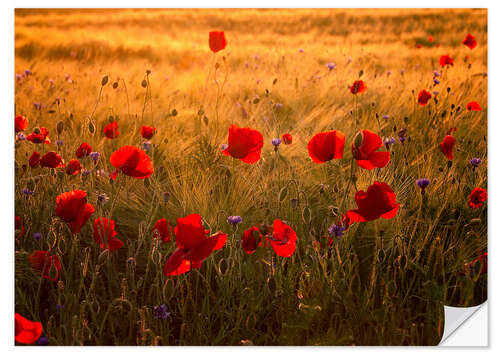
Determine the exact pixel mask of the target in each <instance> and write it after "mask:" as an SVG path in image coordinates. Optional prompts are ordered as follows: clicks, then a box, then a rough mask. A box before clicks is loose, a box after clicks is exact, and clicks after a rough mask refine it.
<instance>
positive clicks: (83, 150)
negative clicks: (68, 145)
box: [75, 143, 92, 159]
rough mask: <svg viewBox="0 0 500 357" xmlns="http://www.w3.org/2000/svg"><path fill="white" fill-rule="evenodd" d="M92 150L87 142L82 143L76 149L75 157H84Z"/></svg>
mask: <svg viewBox="0 0 500 357" xmlns="http://www.w3.org/2000/svg"><path fill="white" fill-rule="evenodd" d="M91 152H92V146H90V145H89V144H87V143H82V144H81V145H80V147H79V148H78V149H76V153H75V155H76V157H77V158H78V159H80V158H82V157H84V156H87V155H88V154H90V153H91Z"/></svg>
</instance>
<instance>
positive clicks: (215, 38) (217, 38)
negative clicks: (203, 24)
mask: <svg viewBox="0 0 500 357" xmlns="http://www.w3.org/2000/svg"><path fill="white" fill-rule="evenodd" d="M208 44H209V46H210V49H211V50H212V52H214V53H215V52H219V51H221V50H223V49H224V48H226V45H227V41H226V36H225V35H224V31H210V33H209V34H208Z"/></svg>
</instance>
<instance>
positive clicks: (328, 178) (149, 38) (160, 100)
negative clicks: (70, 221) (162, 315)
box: [15, 9, 487, 345]
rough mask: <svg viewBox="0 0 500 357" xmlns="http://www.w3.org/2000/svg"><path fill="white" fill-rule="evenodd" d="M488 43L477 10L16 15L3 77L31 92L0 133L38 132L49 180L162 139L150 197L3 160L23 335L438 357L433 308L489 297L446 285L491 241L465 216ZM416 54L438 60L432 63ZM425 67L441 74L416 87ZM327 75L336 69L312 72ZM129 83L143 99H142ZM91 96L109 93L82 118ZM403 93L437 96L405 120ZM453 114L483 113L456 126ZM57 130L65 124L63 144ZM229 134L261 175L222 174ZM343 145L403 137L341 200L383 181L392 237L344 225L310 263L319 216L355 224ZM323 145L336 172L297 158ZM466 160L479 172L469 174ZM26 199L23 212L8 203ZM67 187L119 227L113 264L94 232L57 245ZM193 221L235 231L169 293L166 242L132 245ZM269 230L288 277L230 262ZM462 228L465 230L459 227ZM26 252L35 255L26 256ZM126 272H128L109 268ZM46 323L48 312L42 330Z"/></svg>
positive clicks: (258, 264)
mask: <svg viewBox="0 0 500 357" xmlns="http://www.w3.org/2000/svg"><path fill="white" fill-rule="evenodd" d="M213 29H222V30H224V31H225V32H226V36H227V39H228V46H227V48H226V49H225V50H224V51H223V52H221V53H218V54H217V55H216V56H213V55H212V53H211V52H210V51H209V49H208V31H209V30H213ZM486 30H487V24H486V11H485V10H467V9H464V10H446V9H445V10H439V9H429V10H412V9H400V10H391V9H382V10H370V9H362V10H360V9H351V10H348V9H347V10H309V9H303V10H283V9H279V10H217V9H213V10H78V11H76V10H18V11H16V18H15V36H16V63H15V68H16V73H22V72H23V71H24V70H25V69H27V68H29V69H30V70H31V71H32V72H33V73H34V75H32V76H28V77H26V78H23V79H21V80H16V88H15V101H16V103H15V104H16V113H19V114H23V115H25V116H27V117H28V118H29V120H30V127H29V130H31V129H32V128H34V127H35V126H39V125H42V126H46V127H47V129H48V130H49V132H50V137H51V139H52V140H53V141H55V140H56V139H58V138H59V139H61V140H63V141H64V145H63V146H62V148H61V149H60V150H61V154H62V156H63V157H64V159H65V160H66V161H69V160H70V159H71V158H73V155H74V151H75V150H76V148H77V147H78V146H79V144H80V143H81V142H82V141H87V142H88V143H90V144H91V145H92V147H93V148H94V150H96V151H99V152H100V153H101V154H102V157H103V159H102V160H101V161H100V162H99V166H98V168H99V169H103V170H105V171H106V172H110V171H112V168H111V167H110V164H109V163H108V160H107V159H106V158H108V157H109V155H110V154H111V152H112V151H114V150H116V149H117V148H118V147H120V146H122V145H140V144H141V143H142V138H141V137H140V133H139V128H140V125H141V124H142V123H146V124H150V123H153V124H154V126H156V127H157V128H158V134H157V135H156V136H155V137H154V138H153V139H152V140H151V141H152V143H153V144H154V145H155V147H154V149H153V151H152V152H151V156H152V158H153V162H154V166H155V169H156V171H155V174H154V175H153V176H152V178H151V179H150V180H147V181H146V183H145V182H143V181H142V180H132V179H123V178H122V180H119V181H118V182H117V183H116V184H115V185H114V186H113V185H111V184H110V183H109V180H108V179H107V178H106V177H102V176H97V175H96V170H95V169H94V168H93V167H91V163H90V162H88V161H84V162H83V163H84V166H86V167H88V168H92V169H93V170H92V174H91V175H90V176H89V177H88V178H87V179H84V178H83V177H74V178H70V177H64V175H63V177H58V176H57V175H55V176H52V175H51V174H50V173H48V171H43V170H40V169H36V170H30V169H29V168H28V169H23V165H26V164H27V160H28V156H29V155H30V154H31V152H32V150H33V144H31V143H28V142H23V143H17V144H16V166H17V167H18V168H19V169H18V171H17V174H16V214H18V215H20V216H22V217H23V218H24V220H25V229H26V232H25V235H24V238H23V239H22V240H18V241H17V242H16V312H19V313H21V314H22V315H23V316H26V317H28V318H31V319H34V320H41V321H42V323H43V326H44V333H45V334H47V335H49V336H50V341H51V344H90V345H94V344H95V345H103V344H120V345H130V344H134V345H135V344H165V345H166V344H175V345H179V344H180V345H183V344H187V345H193V344H194V345H196V344H203V345H205V344H224V345H227V344H229V345H233V344H239V343H241V341H242V340H251V341H252V342H253V343H254V344H258V345H274V344H283V345H288V344H329V345H330V344H334V345H349V344H363V345H366V344H381V345H385V344H395V345H401V344H404V345H407V344H431V345H432V344H436V343H438V342H439V340H440V337H441V333H442V329H443V315H442V305H443V303H447V304H457V305H472V304H477V303H479V302H482V301H483V299H484V298H485V296H486V293H485V286H484V284H485V279H484V276H482V277H481V276H468V275H466V276H463V275H461V274H460V272H461V271H462V270H463V264H464V262H467V261H470V260H471V259H473V258H475V257H476V256H477V253H478V251H479V250H480V249H483V248H485V247H486V242H487V240H486V227H487V224H486V209H485V208H483V209H480V210H472V209H470V208H469V207H468V206H467V197H468V195H469V193H470V192H471V190H472V189H473V188H474V187H478V186H479V187H483V188H486V179H487V169H486V168H487V157H486V150H487V146H486V140H485V139H486V128H487V125H486V123H487V121H486V120H487V78H486V76H485V75H483V73H485V72H487V62H486V61H487V56H486V54H487V32H486ZM469 32H470V33H472V34H474V35H475V36H476V38H477V40H478V43H479V46H478V47H477V48H475V49H474V50H473V51H470V50H469V49H468V48H466V47H465V46H463V45H462V44H461V41H462V40H463V38H464V36H465V35H466V34H467V33H469ZM429 35H432V36H433V37H434V38H435V40H436V43H440V44H441V46H440V47H439V48H436V47H435V46H430V45H429V44H428V42H427V37H428V36H429ZM417 43H422V44H423V48H421V49H417V48H416V44H417ZM299 49H303V52H300V51H299ZM442 54H450V55H451V56H452V57H454V58H455V65H454V66H453V67H451V68H449V69H445V70H442V71H441V77H440V78H439V79H440V81H441V83H440V84H439V85H436V86H434V85H433V80H432V77H433V70H435V69H438V70H441V69H440V68H439V64H438V60H439V56H440V55H442ZM466 55H467V56H469V58H468V59H467V60H465V56H466ZM223 56H224V57H223ZM328 62H334V63H336V69H335V70H332V71H330V70H328V68H327V67H326V63H328ZM215 63H218V64H219V66H220V67H219V68H218V69H217V70H215V66H214V65H215ZM469 65H470V67H469ZM147 69H149V70H151V71H152V74H151V75H150V76H149V80H150V86H149V87H148V89H147V90H150V92H151V97H150V98H148V97H147V96H146V93H147V90H146V89H145V88H143V87H141V85H140V84H141V81H142V80H143V78H144V76H145V71H146V70H147ZM402 70H404V73H402V72H401V71H402ZM360 71H363V74H362V76H361V78H362V79H363V80H364V81H365V82H366V83H367V86H368V90H367V92H366V93H363V94H362V95H360V96H359V102H358V108H357V109H358V115H359V125H356V124H355V120H354V114H353V110H354V108H355V101H354V96H353V95H352V94H351V93H350V92H349V91H348V89H347V87H348V85H350V84H351V83H352V82H353V81H354V80H355V79H357V78H358V77H359V76H360ZM387 71H392V73H391V74H390V75H388V74H387ZM67 75H71V83H70V82H69V81H68V80H67V78H66V76H67ZM104 75H108V76H109V78H110V83H108V84H107V85H106V86H105V87H103V88H102V95H101V96H100V97H99V91H100V90H101V86H100V82H101V78H102V77H103V76H104ZM50 80H52V81H53V83H54V85H53V86H51V84H50ZM115 81H118V87H117V88H116V89H113V88H112V86H111V84H112V83H113V82H115ZM447 88H450V90H449V93H448V91H447ZM421 89H427V90H429V91H434V90H438V91H439V94H438V95H437V96H436V100H435V101H434V100H433V101H431V102H430V104H429V105H427V106H426V107H421V106H419V105H418V104H417V103H416V95H417V93H418V92H419V91H420V90H421ZM255 98H258V99H259V101H258V103H256V102H257V101H255V100H254V99H255ZM56 99H59V101H57V100H56ZM471 100H476V101H478V102H479V103H480V104H481V106H482V107H483V111H482V112H467V111H466V110H465V105H466V103H467V102H469V101H471ZM34 102H39V103H42V105H43V109H42V110H36V109H35V108H34V106H33V103H34ZM276 103H281V104H283V107H282V108H281V109H277V108H276V107H275V104H276ZM452 105H453V108H454V109H452ZM94 107H96V110H95V114H94V115H93V116H92V114H91V113H92V112H93V109H94ZM457 107H460V108H461V109H460V110H458V108H457ZM200 108H203V109H204V114H203V115H202V116H199V115H198V112H199V109H200ZM174 109H175V111H176V112H177V115H172V112H173V111H174ZM384 115H388V116H389V118H388V119H383V118H382V116H384ZM109 116H113V117H115V118H118V121H119V126H120V137H119V138H118V139H116V140H113V141H112V142H110V141H109V140H108V139H105V138H104V137H103V135H102V128H103V126H104V125H105V124H106V123H107V120H108V117H109ZM203 116H206V118H207V119H206V120H204V119H203ZM58 121H63V122H64V125H65V130H64V132H63V133H62V134H61V135H60V137H58V135H57V134H56V130H55V126H56V123H57V122H58ZM91 121H93V122H95V123H96V126H97V131H96V133H95V134H92V133H90V132H89V130H88V125H89V122H91ZM231 123H235V124H238V125H240V126H250V127H252V128H255V129H257V130H259V131H260V132H261V133H262V134H263V136H264V149H263V153H262V158H261V160H260V161H259V162H258V163H257V164H255V165H246V164H243V163H241V162H236V163H235V166H234V167H233V163H232V161H231V160H230V159H229V158H227V157H225V156H222V155H221V154H220V149H219V148H220V145H221V144H222V143H225V142H226V141H227V131H228V127H229V125H230V124H231ZM451 127H457V128H458V130H457V131H456V132H455V133H454V136H455V137H456V138H457V147H458V149H459V151H458V150H457V151H456V152H455V158H454V160H453V164H452V166H451V168H447V160H446V159H445V158H444V156H443V155H442V153H441V152H440V151H439V148H438V145H439V143H440V142H441V140H442V138H443V137H444V135H445V134H446V132H447V131H448V129H450V128H451ZM361 128H364V129H370V130H374V131H376V132H378V133H379V135H380V136H381V137H382V136H383V137H389V136H395V137H397V132H398V131H399V130H400V129H402V128H407V141H406V142H405V143H404V144H401V143H399V142H397V143H395V144H394V145H393V146H392V147H391V162H390V163H389V165H388V166H387V167H386V168H384V169H382V170H377V171H365V170H362V169H358V170H357V171H356V177H357V182H356V185H357V188H358V189H366V188H367V187H368V185H370V184H371V183H372V182H373V181H375V180H379V181H384V182H387V183H388V184H389V185H390V186H391V187H392V188H393V189H394V191H395V192H396V197H397V201H398V202H400V203H401V208H400V210H399V212H398V214H397V216H396V217H395V218H394V219H392V220H378V221H375V222H369V223H364V224H356V225H354V226H353V227H351V228H350V229H349V231H348V233H347V234H346V235H345V236H344V237H342V238H338V239H337V240H336V241H335V243H334V245H333V247H332V248H330V249H327V248H321V249H314V247H313V241H318V240H320V241H322V242H323V243H325V240H324V238H322V237H323V236H325V235H326V234H327V228H328V227H329V225H330V224H332V223H333V222H334V221H335V214H336V212H345V211H346V210H347V209H352V208H355V202H354V193H355V191H354V188H353V187H350V188H348V186H349V185H348V182H349V180H348V178H349V172H350V168H351V162H352V160H351V154H350V150H349V148H350V142H351V140H352V139H353V138H354V136H355V134H356V132H357V131H358V130H359V129H361ZM327 129H337V130H341V131H342V132H343V133H345V135H346V138H347V140H346V149H345V154H344V159H342V160H334V161H331V162H329V163H327V164H324V165H317V164H315V163H313V162H312V161H311V160H310V158H309V156H308V152H307V143H308V141H309V140H310V138H311V137H312V135H313V134H315V133H318V132H320V131H324V130H327ZM285 132H289V133H291V134H292V135H293V137H294V142H293V144H292V145H288V146H285V145H282V146H281V147H280V150H279V155H277V154H275V153H274V150H273V148H272V145H271V144H270V141H271V138H273V137H277V136H279V135H281V134H283V133H285ZM47 150H49V148H47V147H43V148H38V151H40V152H44V151H47ZM472 157H479V158H481V159H482V160H483V162H482V164H481V166H480V168H479V169H478V170H476V171H475V172H472V171H471V168H470V165H469V163H468V161H469V160H470V159H471V158H472ZM160 167H161V168H160ZM420 177H428V178H430V179H431V185H430V186H429V188H428V189H427V194H426V198H427V200H426V201H423V199H422V197H421V194H420V191H419V189H418V187H416V185H415V179H417V178H420ZM321 184H324V185H327V186H326V189H325V190H324V191H323V190H322V189H320V185H321ZM230 185H231V187H232V188H231V189H230V190H228V187H229V186H230ZM24 187H30V188H31V189H33V190H34V191H35V195H34V196H32V197H31V196H30V197H28V198H26V197H25V195H24V194H23V193H22V190H23V188H24ZM72 187H77V188H81V189H84V190H85V191H87V192H88V193H89V200H90V201H92V202H93V203H95V200H96V197H97V194H98V193H102V192H105V193H107V194H108V195H109V196H110V197H111V201H110V202H109V203H108V204H106V205H105V206H103V208H102V211H100V212H96V214H98V213H99V214H101V213H102V214H105V215H106V216H111V217H112V218H113V219H114V220H115V221H116V223H117V231H118V233H119V236H120V238H121V239H122V240H124V242H125V246H124V248H122V249H121V250H120V251H119V252H117V253H115V254H113V255H112V256H111V257H110V259H109V260H107V261H105V263H104V264H101V263H102V261H101V260H100V258H99V256H100V254H101V252H100V249H99V248H98V247H96V245H95V243H94V242H93V238H92V230H91V224H90V223H87V224H86V226H85V227H84V229H83V230H82V233H81V234H80V235H79V237H78V238H77V239H73V238H72V237H71V236H70V235H69V234H68V232H67V230H66V228H65V226H64V225H62V224H61V223H60V222H58V221H57V219H54V218H53V217H54V207H55V197H56V196H57V194H59V193H61V192H63V191H65V190H67V189H71V188H72ZM284 187H287V189H286V190H287V191H286V192H285V193H284V194H285V196H283V195H281V199H280V192H281V193H283V191H282V190H283V188H284ZM164 192H168V193H169V195H170V200H169V201H168V202H167V203H164V202H163V194H164ZM344 197H346V199H344ZM292 198H298V199H299V201H298V205H297V207H294V206H293V205H292V204H291V202H290V200H291V199H292ZM308 212H310V219H309V218H308V215H309V214H308ZM189 213H199V214H201V215H202V216H203V217H204V219H205V221H206V223H207V224H208V225H209V226H210V227H211V229H212V230H213V231H216V230H219V229H220V230H223V231H225V232H228V233H232V227H231V226H230V225H229V224H227V222H226V218H227V216H229V215H241V216H242V217H243V223H242V224H241V226H240V227H239V229H238V231H237V232H234V234H232V235H231V237H230V241H231V246H232V248H231V249H230V248H227V249H224V250H223V251H221V252H218V253H216V254H214V255H213V256H212V257H210V258H209V259H207V261H205V262H204V263H203V267H202V269H201V270H200V271H199V272H198V271H193V272H191V273H189V274H186V275H184V276H181V277H178V278H175V279H172V278H170V279H167V278H166V277H164V276H163V274H162V266H163V263H164V261H165V259H166V257H168V256H169V255H170V253H171V252H172V251H173V249H174V243H173V242H172V243H170V244H166V245H163V246H161V247H157V246H155V244H153V242H152V239H151V233H150V231H151V228H152V226H153V224H154V222H155V221H156V219H158V218H163V217H164V218H168V219H170V221H171V222H175V219H176V218H177V217H183V216H185V215H187V214H189ZM276 218H280V219H283V220H286V221H288V222H289V223H290V225H291V226H292V227H293V228H294V230H295V231H296V232H297V234H298V237H299V243H298V246H297V251H296V252H295V254H294V255H293V256H292V257H291V258H288V259H285V258H279V257H278V259H275V260H272V259H271V257H272V255H271V254H270V252H269V250H265V249H264V251H263V252H261V253H259V254H257V255H250V256H246V255H244V254H243V253H242V252H241V251H240V250H239V249H236V248H235V247H237V242H238V241H239V238H240V234H241V232H242V230H243V229H247V228H248V227H250V226H253V225H258V224H260V223H263V222H266V223H272V221H273V220H274V219H276ZM472 218H481V219H482V222H481V224H480V225H479V226H473V225H471V224H470V221H471V219H472ZM91 220H92V219H91ZM34 232H41V233H42V237H44V238H43V239H42V240H41V241H40V242H37V241H35V240H34V239H32V236H33V233H34ZM49 248H50V249H51V250H53V251H55V252H57V253H58V254H59V256H60V257H61V258H62V260H63V266H64V271H63V273H62V275H61V281H62V282H63V284H62V285H63V286H64V288H62V287H61V284H60V285H59V286H57V285H56V284H53V283H51V282H49V281H47V280H44V279H42V280H41V279H40V277H39V276H38V275H36V274H34V273H33V272H32V271H31V269H30V267H29V261H28V255H29V253H30V252H31V251H33V250H35V249H49ZM86 254H88V257H87V258H86V259H87V260H88V266H89V268H88V270H87V271H84V269H83V268H82V266H81V263H82V260H84V261H85V258H84V257H85V256H86ZM129 257H134V259H136V262H137V266H136V269H135V270H131V269H129V268H127V264H126V260H127V259H128V258H129ZM101 259H102V256H101ZM273 261H274V262H275V263H276V271H275V272H274V273H271V272H270V271H269V269H268V266H269V264H272V262H273ZM225 269H227V272H225V271H224V270H225ZM57 303H59V304H64V305H65V308H64V309H63V310H57V309H56V307H55V305H56V304H57ZM162 303H165V304H166V305H167V307H168V311H170V312H171V313H172V315H171V318H170V319H168V320H164V321H161V320H155V319H154V318H153V316H152V311H151V310H152V307H153V306H155V305H159V304H162Z"/></svg>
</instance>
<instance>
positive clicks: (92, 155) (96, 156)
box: [89, 151, 100, 161]
mask: <svg viewBox="0 0 500 357" xmlns="http://www.w3.org/2000/svg"><path fill="white" fill-rule="evenodd" d="M89 156H90V158H91V159H92V160H94V161H97V160H99V156H100V154H99V153H98V152H97V151H92V152H91V153H90V154H89Z"/></svg>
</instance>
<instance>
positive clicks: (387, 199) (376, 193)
mask: <svg viewBox="0 0 500 357" xmlns="http://www.w3.org/2000/svg"><path fill="white" fill-rule="evenodd" d="M354 199H355V200H356V205H357V206H358V209H355V210H349V211H347V216H348V217H349V220H350V221H352V222H368V221H373V220H375V219H377V218H385V219H390V218H393V217H394V216H395V215H396V213H397V212H398V209H399V203H396V194H395V193H394V191H393V190H392V189H391V187H390V186H389V185H388V184H386V183H385V182H378V181H375V182H374V183H373V184H372V185H370V186H369V187H368V190H366V192H365V191H358V192H356V196H355V198H354Z"/></svg>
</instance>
